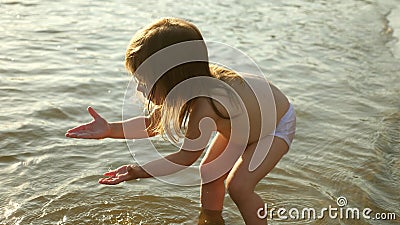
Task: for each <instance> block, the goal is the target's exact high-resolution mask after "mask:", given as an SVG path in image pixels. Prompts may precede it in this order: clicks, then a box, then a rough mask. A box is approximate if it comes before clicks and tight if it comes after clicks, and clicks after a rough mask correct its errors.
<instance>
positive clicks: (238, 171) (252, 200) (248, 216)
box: [226, 136, 289, 225]
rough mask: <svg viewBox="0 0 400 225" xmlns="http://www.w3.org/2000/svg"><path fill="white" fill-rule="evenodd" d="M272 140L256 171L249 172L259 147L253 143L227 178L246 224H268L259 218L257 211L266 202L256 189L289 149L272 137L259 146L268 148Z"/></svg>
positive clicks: (261, 142)
mask: <svg viewBox="0 0 400 225" xmlns="http://www.w3.org/2000/svg"><path fill="white" fill-rule="evenodd" d="M271 139H273V141H272V145H271V147H270V150H269V152H268V155H267V157H265V159H264V161H263V162H262V163H261V164H260V166H258V167H257V169H256V170H254V171H252V172H250V171H249V164H250V160H251V158H252V156H253V153H254V150H255V148H256V145H257V143H253V144H251V145H249V146H248V147H247V149H246V150H245V152H244V153H243V155H242V157H241V158H240V159H239V160H238V161H237V162H236V164H235V166H234V167H233V168H232V171H231V172H230V173H229V176H228V178H227V182H226V183H227V184H226V186H227V189H228V192H229V195H230V196H231V198H232V200H233V201H234V202H235V203H236V205H237V206H238V208H239V210H240V213H241V214H242V217H243V219H244V221H245V222H246V224H251V225H253V224H263V225H264V224H266V221H265V220H261V219H259V218H258V216H257V210H258V209H259V208H261V207H264V202H263V200H262V199H261V198H260V196H258V195H257V194H256V193H255V192H254V189H255V186H256V185H257V183H258V182H259V181H260V180H261V179H262V178H263V177H265V176H266V175H267V174H268V173H269V172H270V171H271V170H272V169H273V168H274V167H275V165H276V164H277V163H278V162H279V160H280V159H281V158H282V156H283V155H284V154H285V153H287V151H288V149H289V147H288V145H287V144H286V142H285V141H284V140H282V139H280V138H277V137H272V136H270V137H266V138H264V139H263V140H260V143H259V144H261V146H266V148H267V147H268V142H269V143H270V141H271Z"/></svg>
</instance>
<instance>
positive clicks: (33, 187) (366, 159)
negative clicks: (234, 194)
mask: <svg viewBox="0 0 400 225" xmlns="http://www.w3.org/2000/svg"><path fill="white" fill-rule="evenodd" d="M0 12H1V13H0V20H1V26H0V32H1V33H2V35H0V43H1V44H0V51H1V52H2V54H1V55H0V76H1V79H0V102H1V108H0V124H1V126H0V149H1V150H0V176H1V177H2V182H1V186H0V202H1V204H0V224H194V223H195V222H196V219H197V216H198V214H199V187H196V186H195V187H179V186H174V185H170V184H166V183H163V182H161V181H158V180H156V179H148V180H140V181H132V182H129V183H125V184H122V185H118V186H114V187H108V186H100V185H98V184H97V180H98V178H100V176H99V175H101V174H102V173H103V172H105V171H107V170H108V169H110V168H115V167H117V166H120V165H122V164H127V163H133V162H134V160H133V159H132V156H131V154H130V152H129V150H128V147H127V145H126V143H125V141H123V140H110V139H106V140H76V139H67V138H65V137H64V133H65V131H66V130H67V129H69V128H71V127H73V126H75V125H78V124H80V123H83V122H87V121H88V120H90V117H89V115H88V114H87V112H86V107H87V106H88V105H92V106H94V107H95V108H96V109H97V110H98V111H99V112H100V113H101V114H102V115H103V116H104V117H105V118H107V119H108V120H109V121H115V120H119V119H120V118H121V109H122V103H123V98H124V93H125V88H126V86H127V84H128V82H129V76H128V75H127V73H126V72H125V71H124V67H123V59H124V51H125V47H126V45H127V44H128V42H129V40H130V38H131V36H132V35H133V33H134V32H135V31H136V30H137V29H139V28H140V27H143V26H144V25H146V24H148V23H149V22H151V21H153V20H154V19H157V18H159V17H161V16H177V17H182V18H186V19H189V20H190V21H192V22H194V23H195V24H196V25H197V26H198V27H199V28H200V30H201V31H202V32H203V35H204V37H205V38H206V39H207V40H211V41H219V42H223V43H226V44H229V45H232V46H234V47H236V48H238V49H240V50H242V51H244V52H245V53H246V54H248V55H249V56H250V57H252V58H253V59H254V60H255V62H256V63H257V64H258V65H259V66H260V67H261V68H262V70H263V72H264V73H265V74H266V76H267V78H268V79H270V80H272V82H273V83H275V84H276V85H277V86H278V87H280V88H281V89H282V90H283V91H284V92H285V93H286V94H287V95H288V96H289V98H290V100H291V101H292V102H293V104H294V105H295V108H296V113H297V116H298V118H297V121H298V129H297V134H296V135H297V136H296V139H295V141H294V143H293V145H292V148H291V150H290V152H289V153H288V154H287V155H286V156H285V157H284V159H283V160H282V161H281V162H280V163H279V164H278V166H277V167H276V168H275V169H274V170H273V171H272V172H271V174H269V175H268V176H267V177H266V178H264V179H263V180H262V181H261V182H260V184H259V186H257V191H258V193H260V195H261V196H262V198H263V200H264V201H265V202H266V203H268V204H269V205H270V206H271V207H277V208H278V207H285V208H286V209H289V208H290V207H297V208H299V209H301V208H303V207H314V208H316V209H321V208H323V207H328V206H329V205H332V206H335V207H337V205H336V199H337V198H338V197H339V196H345V197H346V198H347V200H348V206H349V207H357V208H360V209H363V208H367V207H368V208H371V209H372V211H373V212H394V213H396V214H397V221H377V220H365V219H360V220H355V219H352V220H346V219H330V218H328V217H327V216H326V217H324V218H322V219H319V220H304V221H302V220H274V221H270V224H286V223H293V224H304V223H311V224H395V223H396V222H397V223H398V222H399V217H400V210H399V209H400V207H399V206H400V198H399V196H400V195H399V191H398V187H399V186H400V178H399V177H400V163H399V157H400V145H399V142H400V101H399V96H400V86H399V85H398V84H399V83H400V63H399V60H400V44H399V41H398V40H399V38H400V32H399V30H400V1H398V0H388V1H372V0H370V1H368V0H363V1H361V0H348V1H328V0H324V1H319V2H316V1H309V0H296V1H290V3H285V2H283V1H268V2H267V1H248V2H246V3H245V2H240V1H230V2H229V3H213V1H209V0H207V1H201V2H198V3H189V2H187V1H181V2H180V3H176V1H169V0H163V1H146V4H138V3H137V2H135V1H131V2H124V1H115V2H100V1H97V2H96V1H87V2H81V1H68V3H65V2H63V3H60V2H57V1H48V0H45V1H0ZM221 55H222V56H223V57H226V58H227V59H229V58H230V57H231V56H229V55H224V52H221ZM137 114H139V112H137ZM160 145H162V146H163V148H164V149H165V152H168V151H172V149H171V148H169V147H168V145H166V144H163V143H160ZM137 148H140V149H142V148H143V149H146V148H148V146H146V145H142V144H141V143H140V142H137ZM223 216H224V219H225V221H226V223H227V224H242V223H243V222H242V220H241V216H240V214H239V211H238V210H237V208H236V206H235V205H234V203H233V202H232V201H231V200H230V199H229V197H228V196H227V198H226V201H225V209H224V212H223Z"/></svg>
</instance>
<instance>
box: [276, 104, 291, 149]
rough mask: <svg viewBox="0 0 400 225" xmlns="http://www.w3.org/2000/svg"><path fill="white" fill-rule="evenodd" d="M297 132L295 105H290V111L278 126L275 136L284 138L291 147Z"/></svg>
mask: <svg viewBox="0 0 400 225" xmlns="http://www.w3.org/2000/svg"><path fill="white" fill-rule="evenodd" d="M295 132H296V113H295V111H294V108H293V105H292V104H290V106H289V109H288V111H287V112H286V113H285V115H284V116H283V117H282V118H281V121H279V124H278V125H277V126H276V129H275V133H274V136H275V137H279V138H282V139H283V140H285V142H286V143H287V144H288V146H289V147H290V144H292V141H293V138H294V135H295Z"/></svg>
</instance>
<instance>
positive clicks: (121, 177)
mask: <svg viewBox="0 0 400 225" xmlns="http://www.w3.org/2000/svg"><path fill="white" fill-rule="evenodd" d="M136 168H137V167H134V166H132V165H125V166H121V167H119V168H118V169H115V170H111V171H109V172H106V173H104V174H103V175H104V176H108V177H107V178H101V179H100V180H99V184H108V185H114V184H119V183H121V182H124V181H128V180H133V179H136V178H138V176H137V172H136V171H135V169H136Z"/></svg>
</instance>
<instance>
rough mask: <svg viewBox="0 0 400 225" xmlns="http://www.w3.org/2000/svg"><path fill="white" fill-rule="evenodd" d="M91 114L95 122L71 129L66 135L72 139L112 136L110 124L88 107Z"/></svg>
mask: <svg viewBox="0 0 400 225" xmlns="http://www.w3.org/2000/svg"><path fill="white" fill-rule="evenodd" d="M87 110H88V112H89V114H90V115H91V116H92V117H93V120H92V121H91V122H89V123H86V124H82V125H79V126H77V127H74V128H72V129H69V130H68V131H67V133H66V134H65V136H66V137H70V138H87V139H102V138H106V137H109V136H110V133H111V127H110V124H109V123H108V122H107V121H106V120H105V119H103V117H101V116H100V115H99V114H98V113H97V112H96V111H95V110H94V109H93V108H92V107H90V106H89V107H88V109H87Z"/></svg>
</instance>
